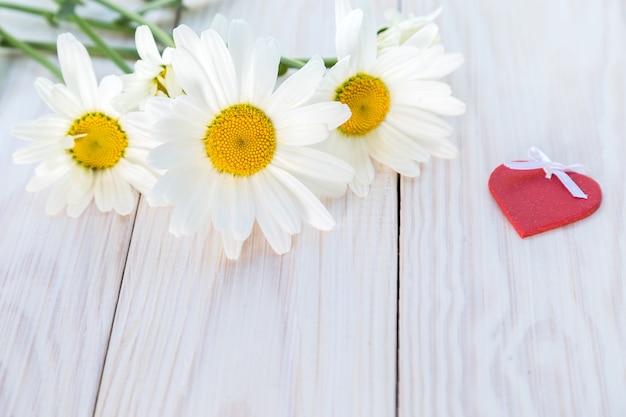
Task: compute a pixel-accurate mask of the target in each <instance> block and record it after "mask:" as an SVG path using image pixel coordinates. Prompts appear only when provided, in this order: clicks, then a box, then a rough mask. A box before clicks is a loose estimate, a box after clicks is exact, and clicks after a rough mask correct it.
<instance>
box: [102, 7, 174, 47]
mask: <svg viewBox="0 0 626 417" xmlns="http://www.w3.org/2000/svg"><path fill="white" fill-rule="evenodd" d="M94 1H95V2H96V3H99V4H101V5H103V6H104V7H106V8H108V9H111V10H113V11H116V12H118V13H119V14H120V15H122V16H124V17H125V18H126V19H128V20H131V21H133V22H137V23H139V24H141V25H146V26H148V27H149V28H150V30H151V31H152V33H153V34H154V37H155V38H156V39H158V40H159V41H160V42H161V43H162V44H163V45H165V46H174V41H173V40H172V37H171V36H170V35H168V34H167V33H166V32H165V31H164V30H163V29H161V28H160V27H159V26H157V25H155V24H153V23H151V22H149V21H147V20H146V19H144V17H143V16H142V15H140V14H139V13H136V12H133V11H130V10H126V9H125V8H123V7H121V6H118V5H117V4H114V3H112V2H111V1H109V0H94Z"/></svg>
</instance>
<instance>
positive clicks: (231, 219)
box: [137, 20, 354, 259]
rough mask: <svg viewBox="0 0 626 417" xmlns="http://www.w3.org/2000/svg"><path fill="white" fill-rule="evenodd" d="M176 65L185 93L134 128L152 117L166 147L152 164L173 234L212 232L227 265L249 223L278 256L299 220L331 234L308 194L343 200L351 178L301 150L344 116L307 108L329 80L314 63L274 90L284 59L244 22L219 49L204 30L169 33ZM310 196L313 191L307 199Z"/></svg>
mask: <svg viewBox="0 0 626 417" xmlns="http://www.w3.org/2000/svg"><path fill="white" fill-rule="evenodd" d="M174 41H175V43H176V49H175V51H174V52H173V54H172V65H173V68H174V72H175V73H176V76H177V77H178V79H179V80H180V83H181V85H182V86H183V89H184V90H185V92H186V95H182V96H179V97H176V98H175V99H164V98H152V99H150V100H149V101H148V102H147V103H146V109H145V110H146V112H145V113H143V114H142V113H141V112H137V117H138V120H139V121H145V118H152V120H154V124H153V134H154V136H155V138H156V139H158V140H160V141H162V142H164V144H163V145H161V146H160V147H158V148H156V149H155V150H154V151H153V152H152V153H151V154H150V157H149V162H150V163H151V164H153V165H154V166H155V167H156V168H158V169H164V170H167V172H166V173H165V174H164V176H163V177H162V178H161V180H160V181H159V182H158V183H157V185H156V186H155V188H154V189H153V191H152V192H151V193H150V194H149V200H148V201H149V202H150V203H151V204H153V205H173V206H174V210H173V213H172V218H171V222H170V231H171V233H173V234H174V235H176V236H180V235H187V234H191V233H194V232H196V231H197V230H198V229H199V228H200V227H201V226H203V225H205V224H209V223H210V224H212V226H213V227H214V229H216V230H218V231H219V232H220V233H221V236H222V240H223V243H224V248H225V253H226V255H227V257H228V258H231V259H234V258H237V257H238V256H239V254H240V251H241V247H242V244H243V242H244V241H245V240H246V239H247V238H248V237H249V236H250V233H251V231H252V227H253V224H254V221H255V219H256V222H257V223H258V225H259V226H260V229H261V231H262V232H263V234H264V235H265V237H266V238H267V240H268V241H269V243H270V245H271V246H272V248H273V249H274V251H276V252H277V253H281V254H282V253H285V252H287V251H288V250H289V249H290V247H291V236H292V235H293V234H295V233H298V232H299V231H300V228H301V221H302V220H304V221H305V222H307V223H309V224H311V225H312V226H314V227H316V228H318V229H321V230H328V229H330V228H332V227H333V225H334V220H333V218H332V217H331V215H330V214H329V212H328V211H327V210H326V208H325V207H324V206H323V205H322V203H321V202H320V201H319V199H318V198H317V197H316V196H315V195H314V194H313V192H318V193H321V194H326V195H342V194H343V193H345V190H346V185H347V183H348V182H349V181H350V180H351V179H352V175H353V173H354V171H353V169H352V167H351V166H350V165H348V164H346V163H345V162H343V161H341V160H340V159H338V158H335V157H333V156H331V155H328V154H326V153H324V152H321V151H319V150H316V149H311V148H310V147H308V146H306V145H310V144H314V143H317V142H320V141H322V140H324V139H325V138H326V137H327V136H328V132H329V130H330V129H334V128H336V127H337V126H339V125H340V124H342V123H343V122H345V121H346V120H347V119H348V117H349V115H350V113H349V110H348V108H347V106H345V105H342V104H340V103H338V102H332V101H331V102H320V103H317V104H309V105H305V104H304V103H306V102H307V101H308V100H309V99H310V98H311V97H312V95H313V93H314V91H315V87H316V85H317V84H318V83H319V81H320V79H321V78H322V77H323V74H324V72H325V68H324V64H323V62H322V60H321V59H320V58H319V57H315V58H313V59H312V60H311V61H310V62H309V63H308V64H307V65H306V66H305V67H304V68H302V69H301V70H299V71H298V72H296V73H294V74H293V75H292V76H291V77H290V78H288V79H287V80H286V81H285V82H284V83H283V84H282V85H281V86H280V87H279V88H278V89H277V90H276V91H274V87H275V85H276V78H277V70H278V64H279V60H280V54H279V51H278V48H277V45H276V42H275V41H274V40H273V39H270V38H259V39H256V40H255V39H254V37H253V35H252V32H251V30H250V28H249V26H248V25H247V24H246V23H245V22H243V21H240V20H235V21H233V22H232V23H231V25H230V30H229V35H228V40H227V42H225V41H224V40H223V39H222V38H221V37H220V35H219V34H218V32H216V31H215V30H213V29H209V30H207V31H205V32H203V33H202V34H201V36H200V37H198V36H197V35H196V34H195V33H194V32H193V31H192V30H191V29H189V28H188V27H186V26H180V27H178V28H176V29H175V30H174ZM312 190H313V192H312Z"/></svg>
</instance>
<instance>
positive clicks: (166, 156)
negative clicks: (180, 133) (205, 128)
mask: <svg viewBox="0 0 626 417" xmlns="http://www.w3.org/2000/svg"><path fill="white" fill-rule="evenodd" d="M199 142H200V141H199ZM200 145H201V142H200V143H199V144H196V143H191V142H184V143H165V144H163V145H161V146H159V147H157V148H155V149H154V150H152V151H151V152H150V155H149V156H148V161H149V162H150V165H151V166H153V167H154V168H156V169H168V168H170V167H172V166H176V165H178V164H181V163H185V161H189V160H193V159H198V158H200V157H202V156H204V157H206V151H204V150H203V149H202V147H201V146H200ZM207 162H208V161H207Z"/></svg>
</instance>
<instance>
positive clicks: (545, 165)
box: [503, 146, 587, 198]
mask: <svg viewBox="0 0 626 417" xmlns="http://www.w3.org/2000/svg"><path fill="white" fill-rule="evenodd" d="M528 157H529V158H530V160H529V161H508V162H505V163H504V164H503V165H504V166H505V167H507V168H509V169H516V170H532V169H543V170H544V171H545V173H546V178H548V179H550V178H552V175H553V174H554V175H556V177H557V178H558V179H559V180H560V181H561V183H562V184H563V185H564V186H565V188H567V191H569V192H570V194H571V195H572V196H573V197H576V198H587V194H585V193H584V192H583V190H581V189H580V187H579V186H578V185H577V184H576V183H575V182H574V180H573V179H572V178H571V177H570V176H569V175H567V172H576V173H579V174H585V173H586V170H585V167H584V166H583V165H581V164H571V165H565V164H562V163H560V162H553V161H552V160H550V158H548V156H547V155H546V154H545V153H543V152H541V150H540V149H539V148H537V147H535V146H533V147H531V148H530V149H529V150H528Z"/></svg>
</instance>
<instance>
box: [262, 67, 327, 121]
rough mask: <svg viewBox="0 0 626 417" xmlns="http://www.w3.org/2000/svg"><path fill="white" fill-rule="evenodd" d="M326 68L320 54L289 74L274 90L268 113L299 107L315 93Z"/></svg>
mask: <svg viewBox="0 0 626 417" xmlns="http://www.w3.org/2000/svg"><path fill="white" fill-rule="evenodd" d="M325 72H326V68H325V67H324V62H323V61H322V58H320V57H319V55H316V56H314V57H313V58H311V59H310V60H309V62H307V63H306V65H305V66H304V67H302V68H300V69H299V70H298V71H296V72H295V73H293V74H292V75H291V76H289V77H288V78H287V79H286V80H285V81H284V82H283V83H282V84H281V85H280V86H279V87H278V88H277V89H276V91H275V92H274V94H273V95H272V101H271V103H270V104H269V106H268V108H267V113H268V114H273V113H276V114H279V113H281V112H284V111H285V110H288V109H291V108H295V107H298V106H300V105H302V104H304V103H305V102H306V101H308V100H309V99H310V98H311V97H312V96H313V94H314V93H315V87H317V85H318V84H319V82H320V80H321V79H322V77H323V76H324V73H325Z"/></svg>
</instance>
